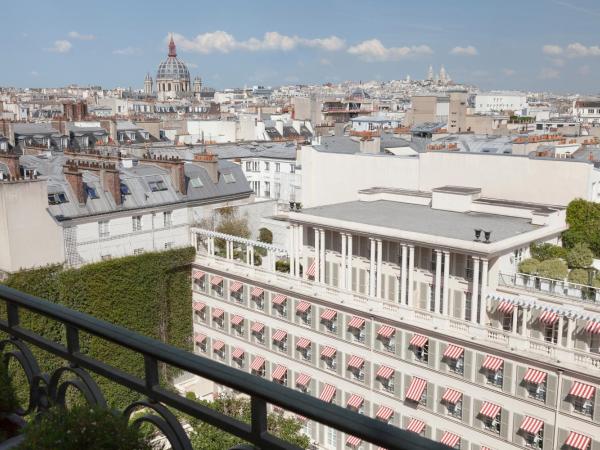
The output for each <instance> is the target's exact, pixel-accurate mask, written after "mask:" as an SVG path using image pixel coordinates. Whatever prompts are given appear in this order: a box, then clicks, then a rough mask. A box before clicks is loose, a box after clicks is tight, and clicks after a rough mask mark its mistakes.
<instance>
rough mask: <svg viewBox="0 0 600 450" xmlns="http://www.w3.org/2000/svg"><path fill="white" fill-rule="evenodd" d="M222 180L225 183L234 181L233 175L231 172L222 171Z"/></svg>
mask: <svg viewBox="0 0 600 450" xmlns="http://www.w3.org/2000/svg"><path fill="white" fill-rule="evenodd" d="M223 180H225V183H235V177H234V176H233V174H232V173H231V172H230V173H224V174H223Z"/></svg>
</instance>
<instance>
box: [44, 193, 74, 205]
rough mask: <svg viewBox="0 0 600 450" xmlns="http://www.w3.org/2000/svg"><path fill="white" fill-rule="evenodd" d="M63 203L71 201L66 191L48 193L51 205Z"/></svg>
mask: <svg viewBox="0 0 600 450" xmlns="http://www.w3.org/2000/svg"><path fill="white" fill-rule="evenodd" d="M61 203H69V200H68V199H67V196H66V195H65V193H64V192H57V193H55V194H48V204H49V205H60V204H61Z"/></svg>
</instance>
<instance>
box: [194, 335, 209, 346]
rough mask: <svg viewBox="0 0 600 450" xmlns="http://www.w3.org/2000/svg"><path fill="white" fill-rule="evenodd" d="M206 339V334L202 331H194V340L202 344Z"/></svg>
mask: <svg viewBox="0 0 600 450" xmlns="http://www.w3.org/2000/svg"><path fill="white" fill-rule="evenodd" d="M205 340H206V335H205V334H202V333H194V342H195V343H196V344H202V343H203V342H204V341H205Z"/></svg>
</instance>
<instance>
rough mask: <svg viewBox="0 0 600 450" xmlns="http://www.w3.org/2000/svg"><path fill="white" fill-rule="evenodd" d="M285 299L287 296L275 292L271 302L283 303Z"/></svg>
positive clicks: (275, 303)
mask: <svg viewBox="0 0 600 450" xmlns="http://www.w3.org/2000/svg"><path fill="white" fill-rule="evenodd" d="M286 300H287V297H286V296H285V295H283V294H277V295H276V296H275V297H273V304H274V305H283V304H284V303H285V301H286Z"/></svg>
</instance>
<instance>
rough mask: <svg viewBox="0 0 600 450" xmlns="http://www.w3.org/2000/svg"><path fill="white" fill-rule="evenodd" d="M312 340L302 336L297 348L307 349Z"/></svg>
mask: <svg viewBox="0 0 600 450" xmlns="http://www.w3.org/2000/svg"><path fill="white" fill-rule="evenodd" d="M311 344H312V342H311V341H310V339H307V338H300V339H298V342H296V348H301V349H302V350H306V349H307V348H309V347H310V346H311Z"/></svg>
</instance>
